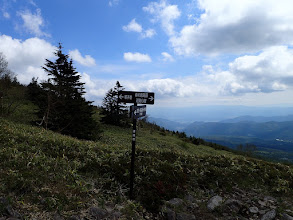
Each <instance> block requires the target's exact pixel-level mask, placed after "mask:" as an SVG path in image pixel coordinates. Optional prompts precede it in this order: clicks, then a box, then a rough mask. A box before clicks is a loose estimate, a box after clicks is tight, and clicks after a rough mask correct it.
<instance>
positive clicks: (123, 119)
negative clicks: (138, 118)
mask: <svg viewBox="0 0 293 220" xmlns="http://www.w3.org/2000/svg"><path fill="white" fill-rule="evenodd" d="M123 90H124V87H123V86H121V84H120V83H119V81H117V82H116V85H115V86H114V88H111V89H110V90H109V91H108V92H107V94H106V96H105V97H104V100H103V104H102V109H103V111H102V112H103V115H104V116H103V117H102V122H104V123H106V124H113V125H119V126H128V125H129V119H128V112H127V109H126V105H125V104H124V103H119V102H118V92H119V91H123Z"/></svg>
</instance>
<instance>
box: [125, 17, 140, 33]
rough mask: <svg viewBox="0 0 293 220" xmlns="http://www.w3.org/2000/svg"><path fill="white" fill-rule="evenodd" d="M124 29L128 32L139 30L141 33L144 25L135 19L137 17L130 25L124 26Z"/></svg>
mask: <svg viewBox="0 0 293 220" xmlns="http://www.w3.org/2000/svg"><path fill="white" fill-rule="evenodd" d="M122 29H123V30H124V31H126V32H132V31H133V32H138V33H141V32H142V27H141V25H140V24H138V23H137V22H136V21H135V18H134V19H132V20H131V21H130V22H129V24H128V25H126V26H123V27H122Z"/></svg>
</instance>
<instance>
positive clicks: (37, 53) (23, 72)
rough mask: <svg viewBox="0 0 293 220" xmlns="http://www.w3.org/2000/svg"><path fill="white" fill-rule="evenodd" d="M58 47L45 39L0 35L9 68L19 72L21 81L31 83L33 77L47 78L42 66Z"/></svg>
mask: <svg viewBox="0 0 293 220" xmlns="http://www.w3.org/2000/svg"><path fill="white" fill-rule="evenodd" d="M55 50H56V48H55V47H54V46H52V45H51V44H50V43H48V42H47V41H45V40H42V39H39V38H29V39H27V40H25V41H22V40H19V39H13V38H12V37H10V36H7V35H0V51H1V52H3V54H4V55H5V57H6V59H7V61H8V65H9V68H10V69H11V70H12V71H13V72H15V73H16V74H17V78H18V80H19V81H20V82H21V83H25V84H27V83H29V82H30V81H31V79H32V77H38V78H39V79H40V80H43V79H46V78H47V74H46V73H45V72H44V71H43V69H42V67H41V66H43V65H44V63H45V59H50V58H52V57H53V56H54V54H53V53H54V51H55Z"/></svg>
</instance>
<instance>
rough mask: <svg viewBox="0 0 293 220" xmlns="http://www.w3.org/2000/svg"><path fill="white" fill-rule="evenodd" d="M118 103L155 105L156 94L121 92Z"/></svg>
mask: <svg viewBox="0 0 293 220" xmlns="http://www.w3.org/2000/svg"><path fill="white" fill-rule="evenodd" d="M118 102H124V103H136V104H151V105H153V104H154V103H155V93H153V92H132V91H119V92H118Z"/></svg>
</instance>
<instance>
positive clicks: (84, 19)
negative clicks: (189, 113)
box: [0, 0, 293, 109]
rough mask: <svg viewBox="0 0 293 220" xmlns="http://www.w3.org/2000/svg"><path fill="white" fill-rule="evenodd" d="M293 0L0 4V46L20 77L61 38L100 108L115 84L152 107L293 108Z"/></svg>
mask: <svg viewBox="0 0 293 220" xmlns="http://www.w3.org/2000/svg"><path fill="white" fill-rule="evenodd" d="M292 12H293V4H292V2H291V1H290V0H278V1H275V0H257V1H254V0H253V1H252V0H239V1H235V0H221V1H218V0H198V1H197V0H186V1H172V0H158V1H151V0H150V1H144V0H138V1H137V0H83V1H78V0H74V1H73V0H58V1H57V0H50V1H43V0H0V51H1V52H2V53H3V54H4V55H5V56H6V59H7V61H8V62H9V67H10V69H11V70H13V71H14V72H15V73H16V74H17V77H18V79H19V81H20V82H21V83H24V84H27V83H29V82H30V80H31V78H32V77H38V78H39V80H40V81H41V80H44V79H46V77H47V76H46V73H44V72H43V70H42V68H41V66H43V65H44V62H45V59H51V60H53V59H54V56H53V52H54V50H55V46H56V45H57V44H58V43H59V42H61V43H62V44H63V46H64V52H65V53H68V54H70V57H71V58H72V59H73V61H74V64H75V67H76V68H77V71H78V72H80V74H81V75H82V80H83V81H84V82H85V83H86V84H85V87H86V91H87V94H86V96H87V99H89V100H92V101H95V103H96V104H97V105H100V104H101V100H102V98H103V97H104V95H105V93H106V92H107V91H108V90H109V89H110V88H112V87H113V86H114V85H115V82H116V81H117V80H119V81H120V83H121V84H122V85H123V86H124V87H125V89H126V90H134V91H149V92H155V94H156V100H155V106H153V107H151V108H152V109H155V108H156V107H158V108H159V107H178V106H183V107H184V106H188V107H192V106H206V105H247V106H264V105H274V106H284V105H286V106H288V105H289V106H293V99H292V97H293V96H292V95H293V90H292V85H293V49H292V45H293V15H292Z"/></svg>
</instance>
